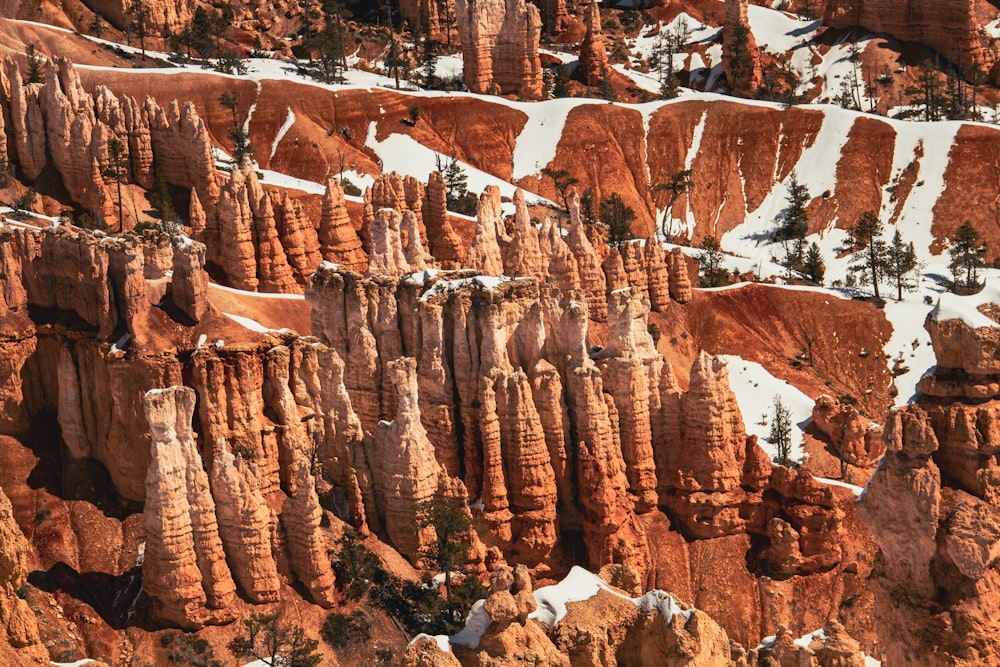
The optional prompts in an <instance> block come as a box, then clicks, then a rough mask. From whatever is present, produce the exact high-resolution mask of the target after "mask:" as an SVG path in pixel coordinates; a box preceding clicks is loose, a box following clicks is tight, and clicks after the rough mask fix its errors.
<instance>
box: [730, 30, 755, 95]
mask: <svg viewBox="0 0 1000 667" xmlns="http://www.w3.org/2000/svg"><path fill="white" fill-rule="evenodd" d="M733 30H734V34H733V42H732V43H733V53H732V58H731V60H730V65H729V76H730V78H731V79H732V80H731V81H730V82H729V90H730V92H731V93H732V94H733V95H740V94H741V92H742V91H743V90H744V87H745V86H746V85H747V83H748V82H749V81H750V76H751V74H752V73H753V61H752V60H751V56H750V28H748V27H747V26H745V25H743V24H742V23H737V24H736V26H735V27H734V28H733Z"/></svg>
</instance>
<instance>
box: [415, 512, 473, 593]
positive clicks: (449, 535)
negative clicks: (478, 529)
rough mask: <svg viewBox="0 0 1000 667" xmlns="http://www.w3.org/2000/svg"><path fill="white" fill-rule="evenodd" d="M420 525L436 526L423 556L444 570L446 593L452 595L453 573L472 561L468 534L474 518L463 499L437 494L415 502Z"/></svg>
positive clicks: (440, 569) (422, 526)
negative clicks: (433, 535) (438, 495)
mask: <svg viewBox="0 0 1000 667" xmlns="http://www.w3.org/2000/svg"><path fill="white" fill-rule="evenodd" d="M416 513H417V526H418V527H419V528H433V529H434V533H435V539H434V541H433V542H431V543H430V544H429V545H427V546H426V547H425V548H424V550H423V553H422V554H421V557H422V558H425V559H427V560H429V561H431V562H433V563H434V565H435V567H437V569H438V570H439V571H441V572H444V590H445V595H446V596H448V595H450V594H451V575H452V572H454V571H457V570H461V569H462V568H463V567H465V565H466V564H467V563H468V562H469V544H468V542H467V539H466V538H467V535H466V533H467V532H468V531H469V529H470V528H471V527H472V518H471V517H470V516H469V513H468V511H467V510H466V509H465V506H464V504H463V503H462V501H460V500H456V499H454V498H439V497H434V498H431V499H429V500H424V501H422V502H419V503H417V504H416Z"/></svg>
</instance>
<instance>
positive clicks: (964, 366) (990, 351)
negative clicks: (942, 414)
mask: <svg viewBox="0 0 1000 667" xmlns="http://www.w3.org/2000/svg"><path fill="white" fill-rule="evenodd" d="M998 289H1000V286H998V285H997V283H996V282H994V281H987V284H986V286H985V287H984V288H983V290H982V291H981V292H979V293H978V294H973V295H970V296H959V295H956V294H951V293H945V294H942V295H941V297H940V298H939V299H938V303H937V305H936V306H935V308H934V310H933V311H931V313H929V314H928V315H927V319H926V320H925V322H924V328H925V329H927V331H928V333H930V336H931V346H932V347H933V348H934V356H935V358H936V359H937V366H936V367H935V368H934V370H933V372H932V373H928V374H927V375H925V376H924V377H922V378H921V379H920V383H919V384H918V388H919V389H920V391H921V393H923V394H926V395H928V396H937V397H940V398H956V399H963V398H969V399H986V398H993V397H996V396H1000V363H998V361H997V360H998V358H1000V323H998V322H997V321H996V318H997V313H996V305H995V303H996V300H997V298H998Z"/></svg>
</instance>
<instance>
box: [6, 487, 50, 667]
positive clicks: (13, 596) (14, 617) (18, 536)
mask: <svg viewBox="0 0 1000 667" xmlns="http://www.w3.org/2000/svg"><path fill="white" fill-rule="evenodd" d="M28 555H29V545H28V541H27V540H26V539H24V534H23V533H21V529H20V528H18V526H17V523H16V522H15V521H14V515H13V512H12V509H11V506H10V500H9V499H8V498H7V496H6V494H4V492H3V489H0V652H3V653H4V654H5V655H6V656H7V659H9V660H12V661H13V662H14V664H15V665H16V664H21V663H20V661H21V660H23V661H24V663H23V664H28V663H32V664H44V663H46V662H48V659H49V656H48V652H47V651H46V650H45V647H44V646H43V645H42V643H41V640H40V639H39V636H38V624H37V622H36V621H35V615H34V614H33V613H32V611H31V608H30V607H29V606H28V603H27V602H25V601H24V600H23V599H22V598H21V597H19V596H18V591H20V590H21V587H22V586H23V585H24V583H25V581H27V578H28ZM5 645H6V646H9V647H10V648H9V649H7V648H6V646H5ZM11 652H12V653H13V654H14V655H13V656H11V655H10V653H11Z"/></svg>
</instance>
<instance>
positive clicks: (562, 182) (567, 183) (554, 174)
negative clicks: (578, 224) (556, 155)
mask: <svg viewBox="0 0 1000 667" xmlns="http://www.w3.org/2000/svg"><path fill="white" fill-rule="evenodd" d="M542 176H548V177H549V178H551V179H552V184H553V185H554V186H555V187H556V190H557V191H558V192H559V198H560V199H562V203H563V209H564V210H566V211H569V189H570V188H571V187H573V186H574V185H576V184H577V183H579V180H578V179H577V178H576V176H570V175H569V172H568V171H566V170H565V169H552V168H551V167H545V168H544V169H542ZM559 220H560V221H561V220H562V215H561V214H560V216H559Z"/></svg>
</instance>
